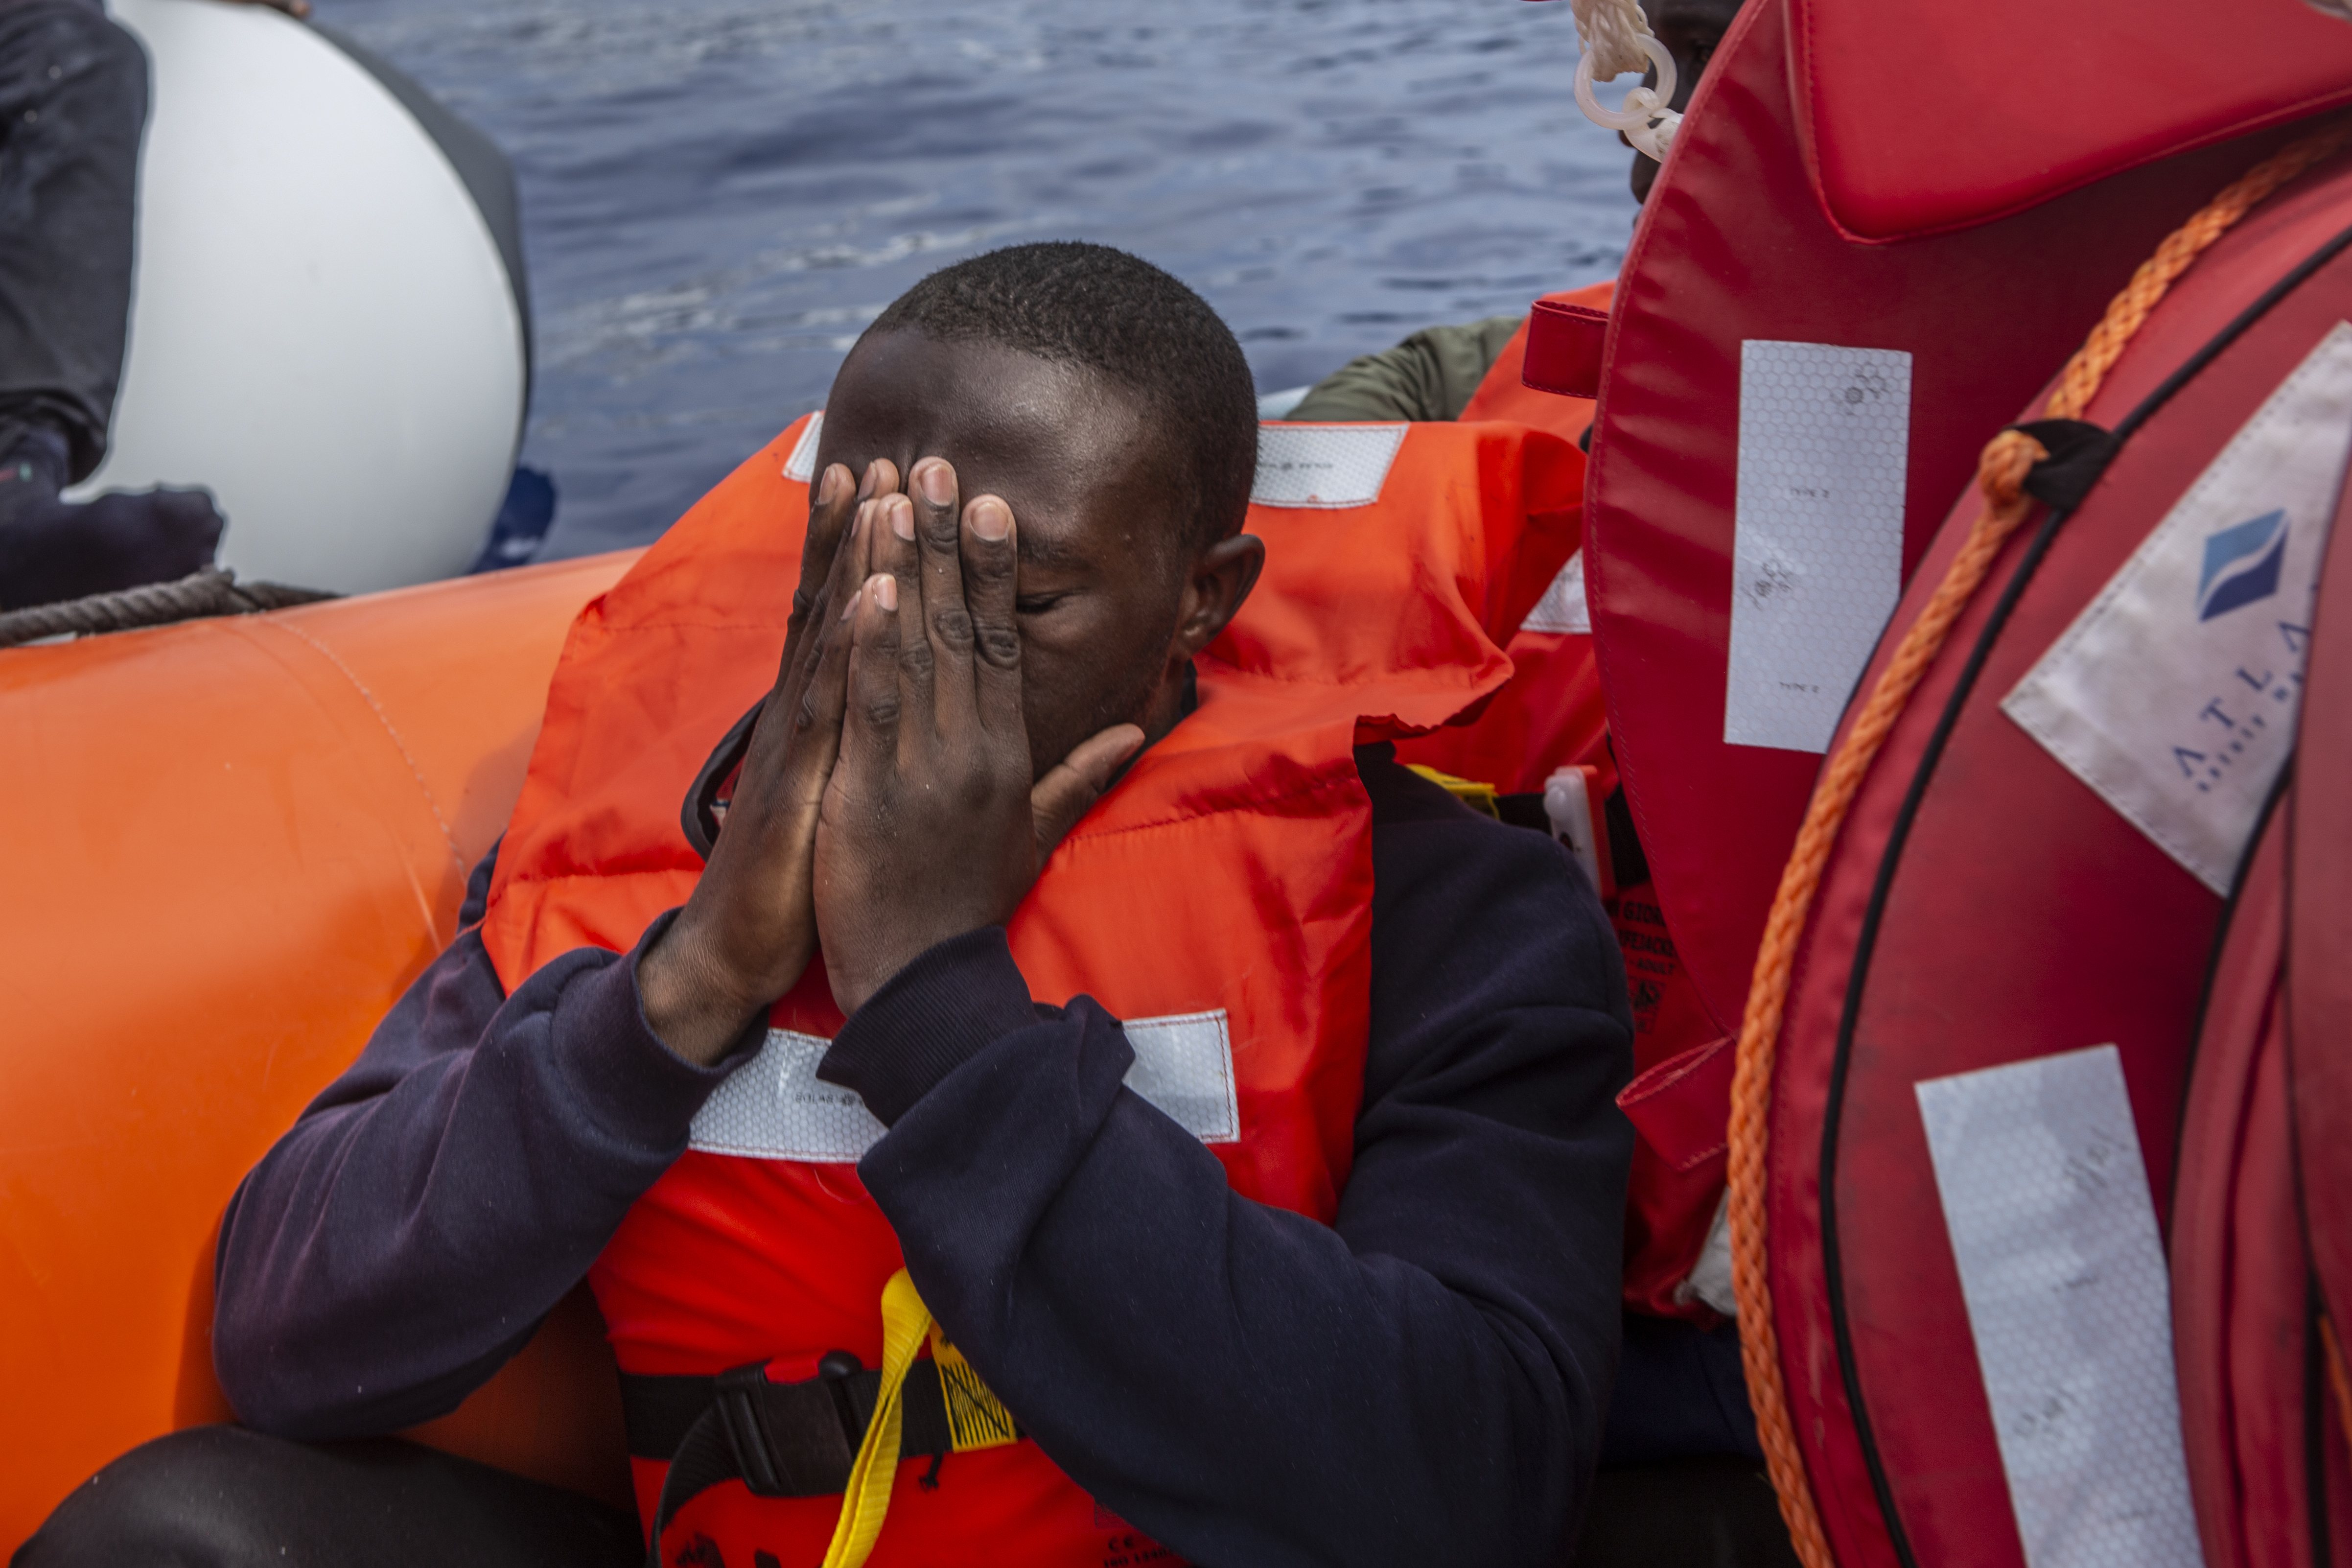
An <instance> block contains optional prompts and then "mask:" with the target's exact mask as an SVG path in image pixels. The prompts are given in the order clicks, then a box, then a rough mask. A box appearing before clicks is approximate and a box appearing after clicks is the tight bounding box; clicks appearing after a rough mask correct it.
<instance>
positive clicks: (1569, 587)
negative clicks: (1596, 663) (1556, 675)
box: [1519, 550, 1592, 637]
mask: <svg viewBox="0 0 2352 1568" xmlns="http://www.w3.org/2000/svg"><path fill="white" fill-rule="evenodd" d="M1519 630H1521V631H1523V632H1566V633H1571V634H1574V635H1577V636H1580V637H1590V636H1591V635H1592V612H1591V609H1590V608H1589V607H1588V606H1587V605H1586V604H1585V602H1584V552H1583V551H1581V550H1580V551H1578V552H1576V553H1575V554H1573V555H1571V556H1570V557H1569V558H1568V564H1567V565H1565V566H1562V567H1561V568H1560V569H1559V576H1557V577H1554V578H1553V579H1552V580H1551V586H1550V587H1549V588H1546V589H1545V590H1544V596H1543V597H1542V598H1540V599H1538V600H1537V601H1536V607H1535V608H1534V609H1532V610H1529V611H1528V618H1527V619H1526V620H1524V621H1521V622H1520V623H1519Z"/></svg>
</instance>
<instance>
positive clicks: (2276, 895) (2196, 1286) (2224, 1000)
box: [2170, 522, 2352, 1568]
mask: <svg viewBox="0 0 2352 1568" xmlns="http://www.w3.org/2000/svg"><path fill="white" fill-rule="evenodd" d="M2339 526H2341V524H2340V522H2339ZM2345 576H2346V579H2347V581H2352V573H2347V574H2345ZM2292 812H2293V808H2292V807H2291V806H2289V807H2286V808H2284V809H2281V810H2279V811H2277V812H2275V813H2273V816H2272V818H2271V822H2270V826H2269V829H2268V831H2267V832H2265V833H2264V834H2263V840H2262V844H2261V847H2260V848H2259V850H2258V851H2257V852H2256V854H2255V856H2254V859H2253V862H2252V866H2251V867H2250V868H2248V871H2247V875H2246V879H2245V882H2244V884H2243V885H2242V887H2241V888H2240V889H2239V891H2238V896H2237V900H2236V904H2235V908H2234V910H2233V911H2232V913H2231V920H2230V927H2229V931H2228V933H2227V935H2226V936H2225V937H2224V939H2223V942H2222V944H2221V951H2220V952H2219V953H2217V954H2216V957H2215V963H2214V968H2213V977H2212V984H2211V987H2210V991H2209V993H2208V994H2207V998H2206V1003H2205V1018H2204V1026H2203V1028H2202V1029H2201V1030H2200V1032H2199V1037H2198V1042H2197V1058H2196V1068H2195V1075H2194V1077H2193V1078H2192V1079H2191V1080H2190V1084H2189V1099H2188V1106H2187V1108H2186V1110H2184V1111H2183V1112H2182V1115H2181V1119H2180V1164H2179V1170H2178V1172H2177V1173H2175V1177H2174V1181H2173V1193H2174V1205H2173V1215H2172V1234H2171V1237H2170V1241H2171V1252H2172V1260H2173V1268H2172V1330H2173V1343H2174V1347H2175V1359H2176V1362H2177V1364H2178V1365H2179V1373H2180V1427H2181V1438H2182V1446H2183V1448H2184V1450H2185V1451H2186V1454H2187V1458H2188V1461H2189V1489H2190V1491H2191V1493H2192V1494H2193V1495H2194V1497H2195V1499H2196V1503H2197V1525H2198V1533H2199V1536H2200V1538H2201V1540H2202V1542H2203V1543H2204V1548H2205V1562H2206V1564H2207V1568H2315V1557H2314V1554H2313V1552H2312V1545H2311V1521H2312V1513H2311V1495H2310V1483H2311V1476H2310V1471H2309V1466H2308V1465H2307V1464H2306V1463H2305V1458H2306V1453H2305V1447H2306V1429H2305V1421H2306V1420H2307V1419H2308V1418H2309V1417H2310V1416H2311V1415H2314V1414H2320V1415H2326V1414H2327V1412H2326V1409H2325V1407H2324V1406H2323V1408H2322V1410H2321V1411H2319V1412H2313V1411H2311V1410H2310V1409H2309V1408H2308V1403H2309V1401H2310V1399H2311V1398H2312V1396H2313V1395H2317V1396H2318V1397H2319V1398H2320V1399H2321V1400H2323V1401H2325V1400H2326V1397H2327V1396H2326V1394H2325V1392H2324V1385H2320V1384H2315V1383H2314V1382H2313V1381H2312V1380H2311V1379H2310V1377H2309V1375H2308V1373H2309V1372H2310V1371H2311V1368H2310V1366H2309V1365H2308V1363H2307V1360H2306V1358H2307V1357H2308V1356H2310V1355H2313V1354H2315V1353H2317V1351H2318V1347H2317V1345H2316V1344H2315V1343H2314V1342H2313V1341H2312V1337H2311V1332H2310V1321H2309V1318H2310V1313H2309V1296H2308V1291H2309V1289H2310V1283H2311V1275H2310V1270H2309V1268H2308V1266H2307V1265H2306V1264H2305V1260H2304V1249H2303V1231H2302V1226H2300V1225H2299V1224H2298V1223H2297V1215H2296V1200H2295V1190H2294V1186H2295V1183H2294V1175H2295V1173H2294V1138H2293V1135H2292V1133H2291V1131H2289V1127H2288V1122H2289V1121H2290V1113H2289V1110H2288V1092H2287V1071H2286V1052H2285V1044H2286V1041H2285V1035H2286V1008H2285V1005H2284V996H2283V990H2284V988H2283V985H2282V980H2283V977H2284V971H2283V968H2282V962H2283V960H2284V956H2285V925H2286V920H2285V915H2286V879H2287V878H2286V859H2287V856H2286V846H2287V838H2288V835H2287V831H2286V829H2287V823H2288V820H2289V817H2290V816H2291V815H2292ZM2330 1424H2331V1425H2332V1424H2333V1423H2332V1422H2331V1423H2330ZM2338 1440H2339V1441H2340V1438H2339V1439H2338ZM2325 1473H2326V1476H2327V1477H2328V1480H2329V1483H2330V1484H2329V1486H2328V1491H2329V1494H2330V1495H2329V1499H2328V1503H2329V1510H2330V1512H2331V1514H2332V1515H2333V1516H2334V1521H2335V1522H2334V1529H2335V1530H2337V1531H2340V1530H2342V1529H2343V1528H2344V1524H2345V1522H2346V1521H2347V1519H2348V1518H2352V1468H2347V1467H2346V1466H2345V1465H2344V1464H2343V1462H2342V1460H2341V1458H2337V1459H2336V1462H2335V1463H2333V1464H2331V1465H2328V1466H2326V1467H2325ZM2339 1539H2340V1537H2339Z"/></svg>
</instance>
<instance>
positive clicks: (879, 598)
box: [874, 572, 898, 610]
mask: <svg viewBox="0 0 2352 1568" xmlns="http://www.w3.org/2000/svg"><path fill="white" fill-rule="evenodd" d="M874 603H875V604H876V605H878V606H880V607H881V608H883V609H886V610H895V609H897V608H898V579H897V578H896V577H893V576H891V575H890V574H888V573H887V572H884V573H881V574H877V576H876V577H875V579H874Z"/></svg>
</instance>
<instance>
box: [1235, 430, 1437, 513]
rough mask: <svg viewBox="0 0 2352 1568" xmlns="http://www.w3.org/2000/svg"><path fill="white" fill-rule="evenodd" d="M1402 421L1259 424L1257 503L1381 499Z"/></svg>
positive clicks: (1332, 504)
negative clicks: (1399, 422)
mask: <svg viewBox="0 0 2352 1568" xmlns="http://www.w3.org/2000/svg"><path fill="white" fill-rule="evenodd" d="M1406 428H1407V426H1402V425H1286V424H1281V423H1275V424H1267V425H1261V426H1258V431H1257V484H1256V486H1255V488H1254V489H1251V491H1250V500H1251V501H1252V502H1253V503H1255V504H1256V505H1258V506H1297V507H1321V508H1326V509H1336V508H1339V507H1349V506H1370V505H1371V504H1372V503H1373V502H1374V501H1376V500H1380V499H1381V486H1383V485H1385V484H1387V483H1388V480H1389V468H1390V466H1391V464H1393V463H1394V462H1395V461H1396V455H1397V448H1399V447H1402V446H1403V445H1404V433H1405V430H1406Z"/></svg>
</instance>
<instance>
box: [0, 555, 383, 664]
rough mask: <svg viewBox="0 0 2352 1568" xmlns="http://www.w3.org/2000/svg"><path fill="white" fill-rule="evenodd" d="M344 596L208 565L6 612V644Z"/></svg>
mask: <svg viewBox="0 0 2352 1568" xmlns="http://www.w3.org/2000/svg"><path fill="white" fill-rule="evenodd" d="M340 597H341V595H337V594H330V593H325V592H322V591H320V589H317V588H293V587H289V586H288V585H286V584H283V583H240V582H238V581H237V580H236V573H234V572H226V571H222V570H220V569H218V568H216V567H211V566H207V567H205V569H204V570H203V571H201V572H195V573H191V574H189V575H187V576H185V577H182V578H180V579H179V580H178V581H176V582H172V583H150V584H147V585H146V586H144V587H140V588H125V589H123V590H122V591H121V593H119V594H92V595H89V597H88V598H86V599H68V600H66V601H65V602H63V603H62V604H56V605H33V606H31V607H30V608H28V609H22V610H9V611H6V612H5V613H0V647H16V645H17V644H19V643H28V642H37V641H38V640H39V639H40V638H42V637H63V636H68V635H72V636H77V637H96V636H98V635H99V634H100V633H103V632H121V631H129V630H131V629H132V628H133V627H136V626H169V625H171V624H172V623H173V621H193V620H197V619H201V618H202V617H204V616H249V615H252V614H253V613H255V612H256V611H257V610H282V609H285V608H286V607H288V606H289V605H309V604H314V603H316V602H317V601H319V600H320V599H333V598H340Z"/></svg>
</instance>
